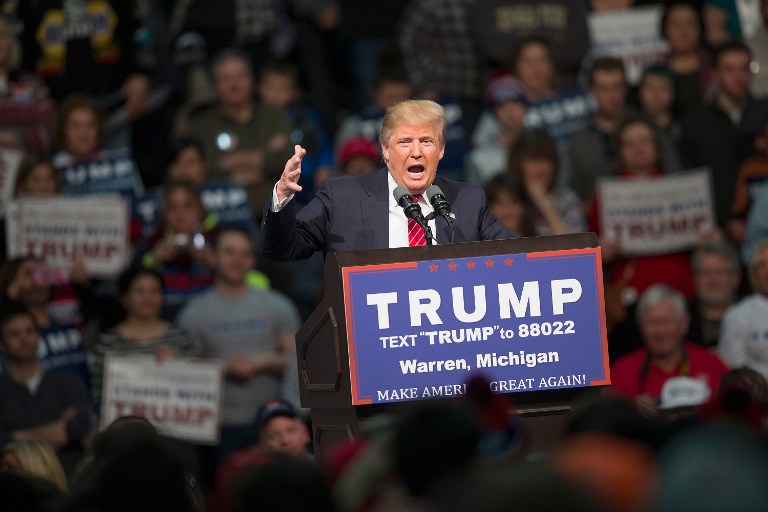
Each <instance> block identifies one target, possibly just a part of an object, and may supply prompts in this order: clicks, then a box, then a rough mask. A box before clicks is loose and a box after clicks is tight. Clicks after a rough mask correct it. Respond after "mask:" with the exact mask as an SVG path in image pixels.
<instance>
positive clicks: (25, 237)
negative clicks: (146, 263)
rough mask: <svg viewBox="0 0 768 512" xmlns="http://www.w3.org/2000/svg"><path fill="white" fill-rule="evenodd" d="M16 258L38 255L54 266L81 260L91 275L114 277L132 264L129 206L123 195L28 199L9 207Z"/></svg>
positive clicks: (10, 243) (10, 240)
mask: <svg viewBox="0 0 768 512" xmlns="http://www.w3.org/2000/svg"><path fill="white" fill-rule="evenodd" d="M6 241H7V244H8V252H9V255H10V256H11V257H19V256H27V255H33V256H39V257H42V258H45V261H46V264H48V265H49V266H51V267H54V268H65V269H68V268H69V267H70V266H71V265H72V262H73V261H76V260H81V261H82V262H83V265H85V270H86V272H87V273H88V275H91V276H106V277H110V276H114V275H116V274H117V273H119V272H120V271H121V270H122V269H123V268H124V267H125V265H126V264H127V263H128V255H129V245H128V205H127V202H126V200H125V198H123V197H120V196H116V195H114V196H96V195H95V196H91V197H87V198H85V197H79V198H78V197H64V196H57V197H49V198H33V197H28V198H24V199H20V200H18V201H14V202H12V203H11V204H10V205H9V206H8V221H7V226H6Z"/></svg>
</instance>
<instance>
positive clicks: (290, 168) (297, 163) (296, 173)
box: [275, 144, 307, 201]
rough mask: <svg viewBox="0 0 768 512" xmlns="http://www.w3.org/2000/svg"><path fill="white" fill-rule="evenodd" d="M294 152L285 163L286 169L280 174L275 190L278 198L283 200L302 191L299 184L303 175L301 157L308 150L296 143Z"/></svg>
mask: <svg viewBox="0 0 768 512" xmlns="http://www.w3.org/2000/svg"><path fill="white" fill-rule="evenodd" d="M293 150H294V154H293V156H292V157H291V158H290V160H288V161H287V162H286V163H285V169H283V174H282V175H281V176H280V180H279V181H278V182H277V187H276V189H275V191H276V192H277V200H278V201H282V200H283V199H285V198H286V197H288V196H290V195H293V194H295V193H296V192H301V185H299V177H300V176H301V159H302V158H304V155H306V154H307V150H306V149H304V148H303V147H301V146H299V145H298V144H296V145H295V146H294V148H293Z"/></svg>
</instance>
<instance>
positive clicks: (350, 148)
mask: <svg viewBox="0 0 768 512" xmlns="http://www.w3.org/2000/svg"><path fill="white" fill-rule="evenodd" d="M354 157H363V158H368V159H370V160H374V161H376V162H378V160H379V159H380V158H381V154H380V153H379V146H378V144H376V143H375V142H373V141H372V140H370V139H366V138H365V137H355V138H353V139H349V140H348V141H346V142H345V143H344V144H343V145H342V146H341V155H340V157H339V159H340V160H341V165H345V164H346V163H347V162H349V161H350V160H351V159H352V158H354Z"/></svg>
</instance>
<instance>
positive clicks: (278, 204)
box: [270, 183, 295, 212]
mask: <svg viewBox="0 0 768 512" xmlns="http://www.w3.org/2000/svg"><path fill="white" fill-rule="evenodd" d="M294 195H295V194H291V195H289V196H288V197H286V198H285V199H283V200H282V201H278V200H277V183H275V186H274V187H273V188H272V207H271V208H270V210H271V211H273V212H279V211H280V210H282V209H283V208H285V205H287V204H288V203H290V202H291V199H293V196H294Z"/></svg>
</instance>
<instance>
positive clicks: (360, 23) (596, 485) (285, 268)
mask: <svg viewBox="0 0 768 512" xmlns="http://www.w3.org/2000/svg"><path fill="white" fill-rule="evenodd" d="M649 15H650V16H651V19H652V22H651V23H650V24H649V23H647V21H646V20H647V19H648V16H649ZM622 16H624V17H625V19H627V20H630V23H633V22H635V21H637V23H638V24H644V25H642V26H644V27H647V28H648V33H647V34H645V33H644V34H643V38H644V39H643V40H642V41H639V40H637V38H633V37H632V34H630V35H629V36H630V37H628V39H630V41H629V42H628V41H624V40H621V37H620V35H616V36H615V37H616V38H617V41H618V42H617V43H616V44H615V47H616V48H619V47H621V49H622V50H623V51H625V52H626V53H625V54H620V53H612V52H611V51H610V50H611V49H612V48H606V47H605V45H604V43H605V41H603V44H602V46H601V44H599V43H600V42H599V41H598V39H600V37H598V34H596V33H594V31H592V29H591V27H603V26H604V25H601V24H600V21H601V20H606V19H611V20H618V21H615V22H616V23H619V22H621V19H622V18H621V17H622ZM601 17H602V18H601ZM645 39H648V40H652V41H653V43H654V44H657V45H658V46H654V47H653V48H652V49H651V50H649V49H648V48H649V46H648V45H647V44H646V43H647V41H646V40H645ZM619 43H621V44H619ZM631 44H636V45H637V48H629V50H627V45H629V46H631ZM632 51H635V53H634V54H632V53H631V52H632ZM643 52H645V53H643ZM638 55H640V56H641V57H642V58H639V59H638V58H637V57H638ZM633 58H634V60H633ZM639 61H641V62H640V64H638V62H639ZM766 77H768V0H761V1H747V0H689V1H680V0H667V1H653V0H636V1H632V0H589V1H578V2H574V1H568V0H552V1H547V2H540V1H535V0H514V1H513V0H509V1H505V2H499V1H498V0H386V1H383V0H320V1H309V0H266V1H262V0H218V1H216V2H213V1H211V0H194V1H177V2H161V1H158V0H134V1H130V2H129V1H122V0H103V1H95V0H93V1H92V0H29V1H21V2H18V1H15V2H14V1H5V2H0V217H1V220H0V456H1V458H0V496H1V497H0V508H2V509H3V510H6V509H7V510H25V511H27V510H28V511H35V510H40V511H57V510H66V511H70V510H71V511H73V512H74V511H85V510H126V511H128V510H164V511H167V510H180V511H181V510H185V511H205V510H211V511H213V512H227V511H241V510H242V511H245V510H251V509H255V508H256V507H260V508H261V509H264V510H285V511H289V510H290V511H297V510H328V511H332V510H338V511H350V512H351V511H359V510H373V511H377V510H414V511H420V510H423V511H429V510H446V511H450V510H487V511H495V510H499V511H500V510H506V509H508V508H510V504H511V503H514V504H515V506H516V507H518V506H519V507H520V508H527V509H532V510H574V511H576V510H579V511H580V510H584V511H586V510H589V511H594V510H604V511H606V512H623V511H627V512H630V511H632V512H643V511H652V510H653V511H656V510H661V511H666V510H675V511H678V510H689V509H690V510H694V509H696V510H701V509H705V510H706V509H711V510H734V511H735V510H739V511H748V510H765V509H766V508H767V507H768V490H766V489H768V486H766V485H765V482H768V446H766V445H765V442H766V439H765V433H766V426H767V425H768V423H767V422H766V421H767V420H768V349H767V348H766V347H768V186H765V185H766V184H768V78H766ZM414 98H418V99H419V100H418V101H410V102H409V101H408V100H412V99H414ZM422 100H429V101H422ZM393 119H394V121H393ZM413 119H416V121H413ZM435 119H437V120H438V121H437V122H436V121H434V120H435ZM425 127H426V128H425ZM417 129H418V130H421V131H420V132H419V134H417V136H416V137H412V133H411V131H413V133H416V132H415V131H414V130H417ZM409 130H411V131H409ZM422 132H423V133H422ZM425 134H426V135H425ZM394 138H397V140H398V143H397V144H390V141H392V140H394ZM404 138H405V139H407V140H405V139H404ZM412 139H415V140H416V141H415V142H414V141H413V140H412ZM404 140H405V142H403V141H404ZM414 144H415V145H416V146H418V147H417V148H416V149H415V151H416V152H417V153H418V155H417V158H419V159H421V160H419V162H420V163H418V166H419V168H418V169H416V170H414V169H413V167H414V165H413V164H412V161H411V158H413V151H414V149H413V147H412V146H414ZM438 162H439V171H437V176H438V179H440V180H444V181H442V182H441V183H444V184H445V186H444V187H443V188H444V189H445V191H446V192H447V193H448V194H449V195H450V194H451V193H453V192H455V191H461V194H460V195H461V198H462V199H461V200H462V201H464V202H463V203H460V206H462V207H464V208H465V209H464V212H465V213H466V212H467V211H471V212H473V213H472V214H471V215H465V216H464V217H462V218H460V219H457V220H456V229H455V232H454V230H452V236H453V235H456V236H458V238H456V239H455V240H454V239H453V238H452V239H451V241H457V242H458V241H470V240H483V239H496V238H505V237H507V235H508V234H510V233H514V235H515V236H520V237H536V236H549V235H563V234H569V233H583V232H595V233H596V234H597V235H598V237H599V241H600V247H601V257H602V264H603V275H604V283H605V290H604V299H605V300H604V302H605V313H606V314H605V318H606V328H607V340H608V354H609V358H610V361H609V364H610V366H611V381H612V384H611V386H609V387H606V388H604V389H602V390H601V392H600V393H597V394H591V393H585V394H584V395H583V396H582V398H581V399H579V400H577V401H576V402H574V403H573V404H572V409H571V411H570V413H568V415H567V419H566V421H565V426H564V430H563V432H562V433H561V436H560V439H559V441H558V443H557V444H556V445H555V446H553V447H551V449H550V450H547V451H546V452H540V451H535V450H534V449H532V448H531V444H530V443H529V441H530V439H531V436H530V432H527V431H526V428H527V427H526V424H525V423H524V422H521V421H519V419H518V418H517V417H516V416H515V415H514V413H513V412H512V411H513V410H514V394H511V395H509V396H507V395H497V394H493V393H491V391H490V389H489V383H488V382H487V381H485V380H484V378H483V377H482V376H472V377H471V379H470V380H469V381H467V383H466V389H467V393H466V395H465V396H463V397H461V398H457V399H456V400H452V401H442V400H429V401H424V402H416V403H414V404H413V405H412V406H410V407H409V406H405V405H404V406H403V407H402V408H393V409H392V410H393V411H397V412H396V413H391V412H386V411H385V412H382V414H380V415H378V416H376V417H374V418H372V419H370V420H369V423H367V424H366V425H364V427H363V433H362V435H361V436H360V437H359V438H356V439H354V440H352V441H349V442H342V443H339V444H338V445H337V446H336V447H335V449H334V450H332V451H330V452H329V453H323V454H322V457H317V458H315V454H314V453H313V443H312V439H311V438H312V428H311V419H310V418H309V416H308V411H307V410H305V409H302V408H301V404H300V400H299V391H298V390H299V381H298V379H299V372H298V369H297V357H296V353H295V334H296V332H297V330H298V329H299V327H300V325H301V323H302V321H303V320H305V319H306V318H307V317H308V316H309V314H310V313H311V312H312V311H313V310H314V308H315V306H316V305H317V304H318V303H319V301H320V299H321V297H322V292H323V281H322V279H323V275H322V271H323V257H324V255H325V253H327V252H329V251H335V250H359V249H368V248H379V246H382V247H386V246H389V247H396V246H399V245H409V244H408V243H407V242H408V240H407V239H406V236H409V235H410V233H408V235H406V234H405V233H406V232H407V231H404V232H403V233H402V234H401V235H393V232H394V230H393V229H392V228H391V226H392V222H393V221H392V220H391V219H392V218H393V216H392V215H393V214H391V213H390V217H389V219H390V220H389V221H388V222H390V231H389V239H387V227H386V226H384V225H383V224H382V225H381V226H379V225H378V224H375V223H374V224H370V222H373V221H371V220H369V219H367V218H363V215H368V213H363V214H359V213H358V211H357V210H354V209H352V208H348V207H347V206H346V204H342V203H341V202H340V200H338V201H339V202H336V203H334V202H333V198H334V197H337V198H338V197H342V196H345V197H346V196H353V195H354V194H358V193H361V192H360V191H361V190H363V188H364V187H367V186H368V184H369V183H370V184H373V183H374V181H375V180H378V181H375V183H377V184H378V185H376V187H378V188H377V189H376V190H377V192H376V193H377V194H378V193H379V192H381V195H382V197H384V196H386V199H388V200H391V195H392V194H391V191H392V188H394V187H395V185H402V184H403V183H405V184H406V185H413V186H407V187H406V188H408V189H409V192H410V193H413V194H414V195H418V194H421V192H423V191H424V188H426V186H429V185H431V184H432V181H433V180H434V179H435V176H434V174H432V173H434V172H435V171H436V169H437V166H438ZM700 169H706V177H707V180H709V181H708V186H707V189H708V191H709V193H707V194H704V195H703V196H702V197H699V198H696V202H695V204H696V205H701V204H706V205H708V208H709V220H708V221H704V222H702V223H701V224H700V225H699V226H698V227H697V231H696V233H695V241H693V242H691V243H688V244H687V245H685V246H684V247H674V248H670V249H668V250H667V249H659V250H650V251H639V252H638V251H637V250H636V249H633V247H634V246H632V247H628V245H629V242H631V240H630V239H628V238H626V237H624V238H622V237H621V236H617V232H616V231H615V229H613V228H609V226H607V225H606V223H607V222H608V221H609V220H610V218H609V217H607V216H606V215H607V214H606V210H607V208H606V206H605V204H606V202H609V201H611V200H612V199H611V198H610V197H608V196H609V194H608V192H607V191H609V188H608V187H606V186H604V184H613V186H615V187H621V186H624V187H625V189H628V187H630V185H629V184H630V182H631V184H640V183H649V182H651V181H652V180H659V183H662V181H660V180H663V179H666V178H670V177H676V176H686V175H692V173H689V172H687V171H693V172H695V171H697V170H700ZM387 170H388V171H387ZM340 176H348V177H351V178H348V179H345V180H338V179H336V177H340ZM368 177H370V179H368ZM401 181H402V182H403V183H401ZM422 181H423V182H424V183H421V182H422ZM426 181H429V183H427V182H426ZM385 183H386V184H387V185H388V186H389V190H388V191H387V190H386V189H385V188H384V187H385ZM421 185H424V186H423V187H422V186H421ZM661 187H663V185H661ZM379 189H380V190H379ZM365 190H366V191H368V190H372V188H366V189H365ZM657 190H658V191H659V194H658V195H662V194H661V192H662V191H663V188H658V189H657ZM366 193H367V192H366ZM417 193H418V194H417ZM456 193H457V194H458V192H456ZM377 197H378V196H377ZM418 200H419V198H416V201H418ZM674 200H676V198H672V199H670V201H674ZM67 201H69V202H67ZM486 201H487V207H488V208H487V209H486V208H485V206H486V204H485V202H486ZM613 201H615V199H614V200H613ZM390 202H391V201H390ZM422 202H424V203H425V205H424V206H425V207H428V208H429V207H430V206H429V204H428V201H426V200H423V199H422ZM382 204H383V203H382ZM611 204H614V203H611ZM680 204H683V203H680ZM691 204H693V203H691ZM50 205H60V206H57V208H59V210H55V209H50V210H47V209H45V208H48V207H49V206H50ZM467 205H469V206H467ZM697 207H698V206H697ZM395 210H397V212H398V215H399V214H400V213H401V212H400V210H399V209H397V208H395ZM475 210H477V211H478V212H480V213H479V214H478V215H479V216H480V217H479V218H480V221H478V222H475V220H476V219H475V218H474V212H475ZM42 211H47V212H51V211H53V212H55V211H59V212H60V214H59V215H60V216H61V218H62V219H63V218H65V217H67V218H69V217H68V216H69V215H71V218H72V219H76V218H77V219H81V220H80V221H78V222H82V223H85V224H87V225H88V226H89V228H88V229H93V230H95V231H93V233H91V232H89V233H90V234H89V236H86V237H84V238H82V239H78V240H76V241H74V240H73V239H74V237H70V238H73V239H72V240H68V239H67V233H66V232H65V233H64V235H63V236H62V237H60V238H59V239H57V241H54V242H41V245H39V246H35V240H34V239H33V238H29V237H28V235H29V234H30V233H32V234H33V235H34V234H42V235H46V236H47V235H50V236H54V237H55V235H57V232H56V231H55V230H54V229H53V228H51V229H50V230H47V229H46V226H48V225H49V224H50V225H51V226H54V225H57V224H55V221H57V220H60V219H56V218H53V217H51V218H48V219H46V218H44V217H41V216H40V215H41V214H39V213H35V212H42ZM71 212H80V213H79V217H78V216H77V215H75V214H74V213H71ZM100 212H108V214H106V213H100ZM489 212H490V213H489ZM54 215H55V214H54ZM400 216H401V217H402V215H400ZM107 217H109V219H108V218H107ZM112 218H114V219H118V221H119V223H118V224H119V225H118V224H115V221H113V220H110V219H112ZM30 219H33V220H34V219H37V222H38V224H37V225H36V227H35V226H34V225H33V224H24V223H25V222H33V220H30ZM82 219H84V220H82ZM297 219H298V220H297ZM376 219H377V221H376V222H378V220H381V221H382V222H384V221H386V220H387V218H386V217H385V216H384V215H383V214H382V215H380V216H379V217H376ZM110 222H111V224H110ZM398 222H399V220H398ZM406 222H407V220H406V219H405V218H404V217H403V219H402V223H403V227H405V223H406ZM88 223H90V224H88ZM361 223H362V224H361ZM62 225H63V224H62ZM370 225H374V226H378V228H382V230H383V231H382V233H383V234H379V235H380V236H379V237H377V238H376V242H375V243H374V241H373V240H374V239H373V236H372V235H370V234H368V235H366V236H367V237H368V238H366V236H357V235H356V234H357V233H363V232H364V231H365V229H366V226H370ZM30 226H32V227H30ZM61 229H63V228H61ZM99 229H102V230H103V231H98V230H99ZM94 233H95V234H94ZM99 233H104V237H103V240H107V239H108V236H112V235H111V234H112V233H118V236H116V237H113V238H110V240H112V242H109V244H117V245H114V246H113V245H109V244H108V243H107V242H104V247H101V246H100V245H99V244H100V243H101V242H102V237H101V236H100V234H99ZM297 233H298V234H297ZM353 234H354V236H353ZM630 236H631V234H630ZM462 237H464V238H462ZM401 238H402V240H401ZM120 239H122V240H123V242H124V243H123V244H122V245H121V244H120ZM115 240H117V241H115ZM260 240H261V243H259V241H260ZM265 240H266V242H265ZM296 240H299V241H298V242H297V241H296ZM393 241H395V242H397V244H395V245H393ZM401 241H402V244H400V242H401ZM438 241H439V243H443V241H442V240H440V238H439V236H438ZM387 242H389V245H387ZM410 245H413V244H410ZM101 251H103V252H101ZM313 253H314V254H313ZM297 258H305V259H304V260H302V261H290V260H295V259H297ZM105 261H106V262H107V263H104V262H105ZM100 264H103V266H99V265H100ZM128 354H130V355H144V356H149V357H151V358H154V360H155V363H156V364H157V365H158V366H162V365H163V364H164V363H166V362H169V361H186V360H190V361H192V360H194V361H213V362H215V363H217V364H220V365H221V372H222V375H223V377H222V378H223V386H222V400H221V405H220V410H219V411H218V413H219V418H220V424H219V428H218V430H217V434H216V441H215V443H213V444H211V443H207V444H206V445H203V444H198V443H195V442H192V441H189V440H185V439H183V437H182V438H175V437H172V436H171V437H169V436H167V435H166V434H165V433H164V432H162V429H159V428H158V427H157V425H154V424H153V423H152V422H151V421H150V420H151V418H145V417H143V416H142V415H141V414H134V413H135V412H136V411H129V412H130V414H127V415H123V416H122V417H118V418H116V419H113V420H111V421H108V422H106V421H103V418H104V414H103V413H104V411H103V410H102V408H103V407H104V404H105V403H106V402H105V395H106V391H105V390H107V389H108V384H109V382H108V378H107V375H108V372H109V371H110V370H109V364H108V361H110V359H111V358H113V357H118V356H119V355H128ZM100 418H102V421H100ZM6 507H7V508H6Z"/></svg>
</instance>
